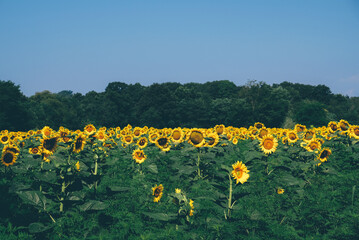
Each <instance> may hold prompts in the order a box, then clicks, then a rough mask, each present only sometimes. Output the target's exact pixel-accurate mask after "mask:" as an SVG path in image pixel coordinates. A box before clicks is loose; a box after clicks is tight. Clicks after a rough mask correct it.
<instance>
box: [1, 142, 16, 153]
mask: <svg viewBox="0 0 359 240" xmlns="http://www.w3.org/2000/svg"><path fill="white" fill-rule="evenodd" d="M2 151H3V152H6V151H10V152H13V153H15V154H16V155H18V154H19V153H20V149H19V148H18V147H17V146H16V145H15V144H9V145H6V146H5V147H4V148H3V150H2Z"/></svg>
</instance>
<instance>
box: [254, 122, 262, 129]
mask: <svg viewBox="0 0 359 240" xmlns="http://www.w3.org/2000/svg"><path fill="white" fill-rule="evenodd" d="M254 127H255V128H257V129H261V128H263V127H264V124H263V123H261V122H256V123H255V124H254Z"/></svg>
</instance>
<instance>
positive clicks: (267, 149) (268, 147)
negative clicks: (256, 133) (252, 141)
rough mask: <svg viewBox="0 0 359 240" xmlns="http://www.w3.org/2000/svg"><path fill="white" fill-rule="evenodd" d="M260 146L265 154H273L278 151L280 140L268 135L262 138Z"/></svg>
mask: <svg viewBox="0 0 359 240" xmlns="http://www.w3.org/2000/svg"><path fill="white" fill-rule="evenodd" d="M259 146H260V147H261V150H262V151H263V152H264V153H265V154H271V153H273V152H275V151H276V150H277V146H278V140H277V139H276V138H275V137H273V136H272V135H266V136H264V137H263V138H262V140H261V142H260V144H259Z"/></svg>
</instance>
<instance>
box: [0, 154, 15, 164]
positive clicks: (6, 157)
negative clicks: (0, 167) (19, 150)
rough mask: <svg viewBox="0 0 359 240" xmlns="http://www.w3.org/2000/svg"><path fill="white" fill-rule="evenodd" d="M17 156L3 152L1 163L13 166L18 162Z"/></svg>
mask: <svg viewBox="0 0 359 240" xmlns="http://www.w3.org/2000/svg"><path fill="white" fill-rule="evenodd" d="M16 159H17V154H16V153H14V152H13V151H3V152H2V155H1V162H2V163H3V164H4V165H5V166H6V167H8V166H10V165H13V164H14V163H15V162H16Z"/></svg>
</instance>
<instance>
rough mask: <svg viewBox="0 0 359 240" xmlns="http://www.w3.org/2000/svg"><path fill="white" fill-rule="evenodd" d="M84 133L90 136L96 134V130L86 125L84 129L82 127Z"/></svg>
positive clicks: (90, 125)
mask: <svg viewBox="0 0 359 240" xmlns="http://www.w3.org/2000/svg"><path fill="white" fill-rule="evenodd" d="M84 132H85V134H87V135H92V134H94V133H95V132H96V128H95V126H94V125H92V124H87V125H86V126H85V127H84Z"/></svg>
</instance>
